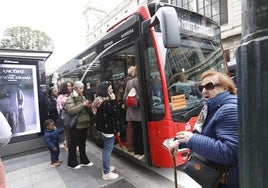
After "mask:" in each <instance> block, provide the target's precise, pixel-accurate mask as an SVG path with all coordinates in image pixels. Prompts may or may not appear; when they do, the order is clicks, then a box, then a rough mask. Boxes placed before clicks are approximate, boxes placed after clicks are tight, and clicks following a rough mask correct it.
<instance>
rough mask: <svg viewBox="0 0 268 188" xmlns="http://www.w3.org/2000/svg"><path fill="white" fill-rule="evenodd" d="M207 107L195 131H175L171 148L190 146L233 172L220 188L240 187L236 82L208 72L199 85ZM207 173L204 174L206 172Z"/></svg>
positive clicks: (223, 75)
mask: <svg viewBox="0 0 268 188" xmlns="http://www.w3.org/2000/svg"><path fill="white" fill-rule="evenodd" d="M199 89H200V91H201V92H202V95H203V99H204V107H203V109H202V111H201V113H200V114H199V117H198V120H197V122H196V123H195V126H194V130H193V132H190V131H181V132H178V133H177V134H176V139H175V141H174V142H173V144H172V146H171V148H170V151H171V152H174V151H175V152H176V151H177V148H178V146H180V148H189V149H190V150H191V151H193V152H196V153H197V154H199V155H201V156H203V157H204V158H206V159H208V160H210V161H213V162H215V163H219V164H222V165H224V167H225V169H226V170H227V171H228V170H229V169H231V173H230V175H229V176H228V177H227V180H226V181H225V183H224V184H220V185H219V186H218V187H221V188H222V187H229V188H238V187H239V178H238V109H237V95H236V88H235V85H234V83H233V81H232V79H231V78H230V77H228V76H227V75H225V74H223V73H220V72H216V71H206V72H204V73H203V74H202V76H201V85H200V87H199ZM204 176H205V174H204Z"/></svg>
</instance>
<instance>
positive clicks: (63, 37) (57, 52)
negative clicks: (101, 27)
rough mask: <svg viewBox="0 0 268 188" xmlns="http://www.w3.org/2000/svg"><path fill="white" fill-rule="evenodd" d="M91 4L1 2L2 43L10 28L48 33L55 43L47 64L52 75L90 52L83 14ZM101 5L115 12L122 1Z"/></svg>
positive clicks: (31, 0)
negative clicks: (81, 54) (27, 28)
mask: <svg viewBox="0 0 268 188" xmlns="http://www.w3.org/2000/svg"><path fill="white" fill-rule="evenodd" d="M88 1H89V0H1V1H0V7H1V11H0V39H1V36H2V34H3V31H4V30H5V29H6V28H9V27H16V26H25V27H30V28H31V29H33V30H41V31H43V32H45V33H46V34H47V35H48V36H49V37H50V38H51V39H52V40H53V43H54V51H53V54H52V55H51V56H50V57H49V59H48V60H47V61H46V62H45V65H46V72H47V73H52V72H53V71H55V70H56V69H57V68H58V67H60V66H61V65H63V64H64V63H66V62H68V61H69V60H71V59H72V58H73V57H74V56H76V55H77V54H79V53H80V52H82V51H83V50H84V49H86V48H87V46H86V44H85V38H84V37H85V34H86V23H85V18H84V16H83V11H84V6H85V4H86V2H88ZM96 1H98V0H96ZM101 1H103V2H104V1H105V2H107V3H106V4H107V7H110V8H112V7H115V6H116V4H118V3H120V2H121V1H122V0H101Z"/></svg>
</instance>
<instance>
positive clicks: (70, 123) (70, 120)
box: [59, 108, 79, 128]
mask: <svg viewBox="0 0 268 188" xmlns="http://www.w3.org/2000/svg"><path fill="white" fill-rule="evenodd" d="M78 117H79V113H77V114H75V115H71V114H68V112H67V111H66V110H65V109H64V108H63V109H61V110H60V114H59V121H60V122H61V123H62V125H63V127H65V128H76V123H77V119H78Z"/></svg>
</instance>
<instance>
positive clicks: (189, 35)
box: [157, 14, 227, 121]
mask: <svg viewBox="0 0 268 188" xmlns="http://www.w3.org/2000/svg"><path fill="white" fill-rule="evenodd" d="M184 16H185V14H184ZM191 16H192V17H191V18H189V20H191V21H185V20H182V19H181V27H182V28H181V42H180V46H179V47H178V48H170V49H167V48H165V47H164V45H163V42H162V39H161V35H160V33H158V34H157V38H158V41H159V45H160V48H161V50H160V51H161V53H162V54H161V57H162V62H163V63H164V64H163V68H164V72H165V78H166V84H167V88H168V95H169V103H170V109H171V111H172V114H173V115H172V116H173V119H174V121H180V119H176V118H177V117H179V116H176V115H177V114H178V113H179V114H183V113H186V112H187V111H189V110H191V109H193V108H195V107H198V106H200V104H201V101H202V94H201V92H200V91H199V89H198V86H199V84H200V83H199V79H200V76H201V74H202V73H203V72H204V71H206V70H209V69H213V70H217V71H220V72H225V73H226V71H227V69H226V66H225V62H224V58H223V53H222V49H221V43H220V40H219V37H220V32H219V26H218V25H217V24H214V23H210V22H209V20H203V21H200V20H202V17H201V16H199V15H196V16H198V19H199V21H198V23H199V24H196V23H195V22H194V21H196V20H198V19H193V16H194V15H191ZM180 18H181V17H180ZM184 19H185V17H184ZM200 23H202V24H203V25H201V24H200ZM187 24H188V25H187Z"/></svg>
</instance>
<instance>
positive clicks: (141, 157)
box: [137, 154, 145, 160]
mask: <svg viewBox="0 0 268 188" xmlns="http://www.w3.org/2000/svg"><path fill="white" fill-rule="evenodd" d="M144 157H145V156H144V154H143V155H140V156H139V157H138V158H137V159H139V160H142V159H143V158H144Z"/></svg>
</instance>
